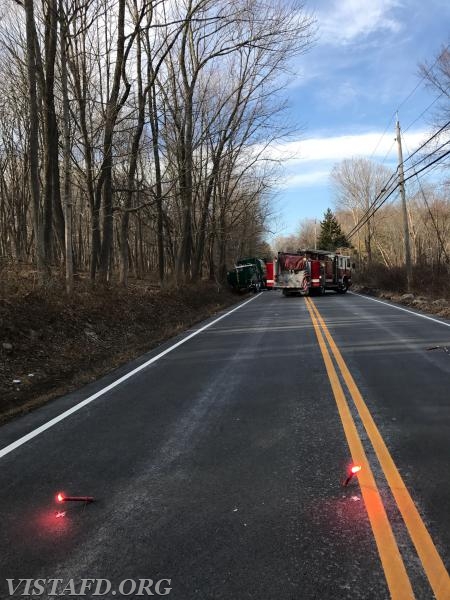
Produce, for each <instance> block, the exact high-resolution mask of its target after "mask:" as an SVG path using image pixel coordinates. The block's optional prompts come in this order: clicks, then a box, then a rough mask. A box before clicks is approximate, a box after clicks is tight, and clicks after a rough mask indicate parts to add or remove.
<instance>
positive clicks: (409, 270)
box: [396, 116, 412, 292]
mask: <svg viewBox="0 0 450 600" xmlns="http://www.w3.org/2000/svg"><path fill="white" fill-rule="evenodd" d="M396 139H397V147H398V184H399V188H400V196H401V199H402V211H403V235H404V238H405V264H406V284H407V287H408V292H409V291H411V284H412V264H411V247H410V244H409V225H408V211H407V210H406V196H405V175H404V173H403V152H402V139H401V135H400V123H399V120H398V116H397V138H396Z"/></svg>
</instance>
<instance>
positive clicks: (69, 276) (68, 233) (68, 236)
mask: <svg viewBox="0 0 450 600" xmlns="http://www.w3.org/2000/svg"><path fill="white" fill-rule="evenodd" d="M63 2H64V0H60V1H59V18H60V31H61V89H62V102H63V121H64V213H65V215H64V216H65V219H64V221H65V232H64V233H65V235H64V242H65V259H66V292H67V295H68V296H71V295H72V293H73V256H72V198H71V189H70V185H71V184H70V126H69V119H70V108H69V95H68V89H67V19H66V11H65V10H64V4H63Z"/></svg>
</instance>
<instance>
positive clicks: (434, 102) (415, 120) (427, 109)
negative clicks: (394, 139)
mask: <svg viewBox="0 0 450 600" xmlns="http://www.w3.org/2000/svg"><path fill="white" fill-rule="evenodd" d="M444 94H445V92H441V93H440V94H439V96H436V98H435V99H434V100H433V102H431V104H429V105H428V106H427V107H426V108H425V110H423V111H422V112H421V113H420V115H419V116H418V117H417V118H416V119H414V121H413V122H412V123H410V124H409V125H408V127H406V128H405V129H404V130H403V133H405V132H406V131H408V129H411V127H412V126H413V125H415V123H417V121H418V120H419V119H420V118H421V117H423V115H424V114H425V113H426V112H427V111H429V110H430V108H431V107H432V106H433V105H434V104H436V102H437V101H438V100H439V98H440V97H441V96H443V95H444Z"/></svg>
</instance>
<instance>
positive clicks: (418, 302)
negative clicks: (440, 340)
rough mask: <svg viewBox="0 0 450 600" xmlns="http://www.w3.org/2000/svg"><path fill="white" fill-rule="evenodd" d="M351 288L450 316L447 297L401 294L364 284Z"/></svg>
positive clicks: (439, 315) (431, 312)
mask: <svg viewBox="0 0 450 600" xmlns="http://www.w3.org/2000/svg"><path fill="white" fill-rule="evenodd" d="M352 290H353V291H354V292H358V293H361V294H367V295H368V296H376V297H377V298H381V299H384V300H390V301H391V302H395V303H396V304H402V305H404V306H409V307H410V308H414V309H415V310H419V311H422V312H424V313H429V314H433V315H437V316H438V317H443V318H444V319H448V318H450V301H449V300H448V299H447V298H429V297H426V296H419V295H415V294H401V293H398V292H390V291H387V290H382V289H379V288H373V287H368V286H364V285H353V286H352Z"/></svg>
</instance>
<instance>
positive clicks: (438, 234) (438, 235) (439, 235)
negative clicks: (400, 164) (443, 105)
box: [403, 138, 450, 263]
mask: <svg viewBox="0 0 450 600" xmlns="http://www.w3.org/2000/svg"><path fill="white" fill-rule="evenodd" d="M403 140H404V142H405V146H406V149H407V150H408V146H407V144H406V140H405V139H404V138H403ZM408 152H409V150H408ZM414 175H415V176H416V178H417V183H418V184H419V189H420V192H421V194H422V198H423V201H424V203H425V206H426V207H427V210H428V214H429V215H430V218H431V222H432V223H433V227H434V229H435V231H436V235H437V238H438V240H439V243H440V245H441V248H442V252H443V253H444V255H445V260H446V261H447V263H450V259H449V256H448V254H447V250H446V249H445V244H444V242H443V240H442V237H441V232H440V231H439V227H438V226H437V223H436V220H435V218H434V215H433V213H432V212H431V208H430V205H429V204H428V200H427V197H426V196H425V192H424V190H423V186H422V182H421V181H420V177H419V175H418V174H417V173H414ZM423 221H424V223H425V226H426V225H427V224H426V221H425V219H424V220H423ZM427 229H428V227H427Z"/></svg>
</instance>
